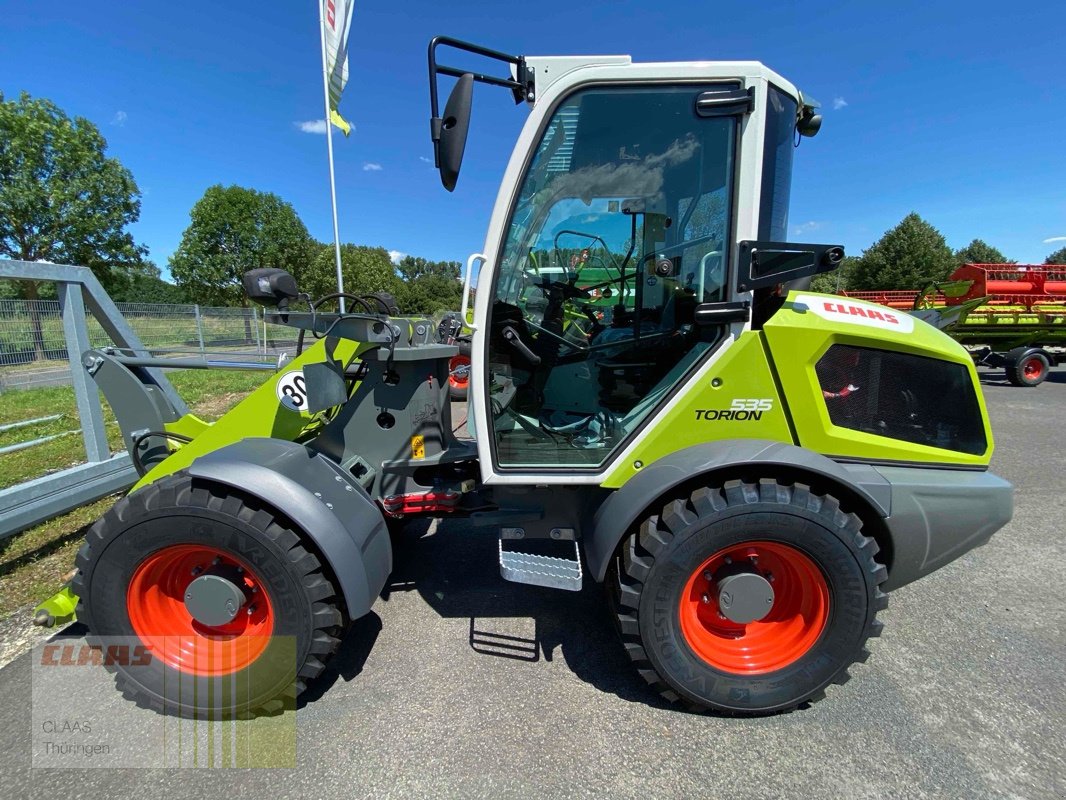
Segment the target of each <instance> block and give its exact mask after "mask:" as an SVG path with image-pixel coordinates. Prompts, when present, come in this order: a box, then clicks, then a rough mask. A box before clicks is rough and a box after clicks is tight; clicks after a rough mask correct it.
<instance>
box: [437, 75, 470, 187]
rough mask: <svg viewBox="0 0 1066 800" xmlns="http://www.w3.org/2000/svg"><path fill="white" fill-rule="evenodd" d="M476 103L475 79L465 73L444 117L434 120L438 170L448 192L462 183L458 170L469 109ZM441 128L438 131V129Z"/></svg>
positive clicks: (461, 161) (456, 85)
mask: <svg viewBox="0 0 1066 800" xmlns="http://www.w3.org/2000/svg"><path fill="white" fill-rule="evenodd" d="M473 100H474V76H473V75H471V74H470V73H469V72H467V73H464V74H463V75H462V76H461V77H460V78H459V80H458V82H457V83H456V84H455V87H454V88H453V89H452V93H451V94H450V95H449V96H448V103H447V104H446V105H445V106H444V116H443V117H442V118H441V119H440V120H434V121H433V122H434V131H433V133H434V134H435V136H434V138H435V139H438V138H439V141H437V142H436V145H437V168H438V169H439V170H440V182H441V183H442V184H444V188H445V189H447V190H448V191H449V192H450V191H452V190H454V189H455V183H456V181H458V180H459V169H460V167H462V165H463V152H464V151H465V150H466V135H467V132H468V131H469V130H470V108H471V105H472V103H473ZM438 126H439V130H438V129H437V128H438Z"/></svg>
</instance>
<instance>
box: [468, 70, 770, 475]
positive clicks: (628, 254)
mask: <svg viewBox="0 0 1066 800" xmlns="http://www.w3.org/2000/svg"><path fill="white" fill-rule="evenodd" d="M708 98H710V99H711V100H713V101H722V102H711V103H707V100H708ZM749 100H750V96H749V95H748V93H747V92H746V91H745V90H744V87H743V86H742V84H741V82H739V81H735V80H734V81H724V82H717V81H712V82H707V83H704V84H684V85H638V86H633V85H628V86H617V85H615V86H590V87H588V88H584V89H579V90H578V91H575V92H573V93H572V94H570V95H568V96H567V97H565V99H563V100H562V101H561V102H559V103H558V104H557V105H556V106H555V108H554V110H553V112H552V113H551V114H550V115H548V117H547V120H546V122H545V123H544V124H543V126H542V129H541V134H540V137H539V140H538V142H537V144H536V146H535V149H534V151H533V156H532V158H531V159H530V160H529V163H528V165H527V166H526V170H525V174H524V177H523V178H522V180H521V182H520V188H519V191H518V192H517V195H516V197H515V198H514V200H513V202H512V206H511V209H510V215H509V222H508V224H507V226H506V235H505V236H504V237H503V242H502V246H501V248H500V252H499V256H498V258H499V260H498V263H497V264H496V268H495V269H494V270H493V271H492V273H491V277H490V280H488V281H483V282H482V283H481V284H480V285H479V287H478V291H479V294H480V293H481V292H487V293H489V297H488V298H487V302H488V305H489V311H488V315H487V323H486V325H485V327H484V328H483V329H482V330H481V331H480V332H479V334H478V335H479V336H481V337H484V343H483V347H484V351H483V353H484V358H483V359H482V363H481V364H479V367H480V369H481V372H480V374H479V375H478V376H477V380H476V382H475V386H476V387H477V390H478V391H479V392H481V393H482V394H483V397H482V398H479V401H482V402H483V403H484V405H483V407H484V409H485V411H486V413H485V415H484V416H481V415H479V418H478V435H479V439H484V440H486V441H487V443H488V445H489V448H490V455H491V467H492V469H491V473H492V475H493V476H496V477H502V476H508V475H510V476H532V475H542V476H544V478H545V479H548V476H552V475H554V476H556V478H558V476H561V475H567V476H588V477H587V478H585V479H584V480H585V482H591V481H593V480H595V476H596V475H597V474H601V473H602V472H603V471H604V470H605V469H606V468H607V465H608V463H609V462H610V461H611V460H612V458H614V457H615V456H616V455H617V454H618V453H619V452H621V450H622V449H623V448H624V447H625V445H626V444H627V442H630V441H632V440H633V438H634V437H635V436H638V435H639V432H640V430H641V428H642V425H643V424H644V423H645V422H646V421H647V420H648V419H649V418H650V417H651V416H652V415H653V414H654V412H655V409H656V408H658V407H660V406H661V404H663V403H665V402H667V401H668V398H669V397H670V395H671V394H672V392H673V390H674V389H675V388H676V387H677V386H678V385H679V384H680V383H682V382H683V381H684V380H685V379H686V377H688V376H690V375H691V374H692V373H693V372H694V371H695V370H696V369H697V368H698V366H699V365H700V364H701V363H704V362H705V361H706V360H707V359H708V358H709V357H711V356H712V354H713V353H714V352H715V350H716V349H718V348H720V347H721V346H722V344H723V342H725V341H726V340H727V339H728V338H729V335H730V325H729V322H730V321H729V320H728V319H726V318H722V317H714V315H710V316H708V315H706V314H703V315H697V314H696V313H695V312H696V309H697V307H700V306H703V307H704V308H706V304H714V303H720V302H722V301H724V300H727V299H731V298H729V297H728V296H727V292H728V289H729V281H728V280H727V279H728V276H729V274H730V268H731V265H730V259H731V254H732V253H733V251H734V250H735V247H734V246H733V243H734V242H735V234H734V230H735V227H734V225H735V213H734V211H735V210H734V203H735V197H736V182H737V171H738V163H739V162H738V148H739V142H740V138H741V137H740V133H741V130H740V129H741V122H742V119H743V117H744V115H745V114H746V113H748V111H749V110H750V107H751V106H750V102H749ZM712 107H713V108H714V110H713V111H711V112H710V113H708V110H707V109H709V108H712ZM486 277H489V276H486ZM479 302H484V300H482V298H479ZM708 319H711V320H712V321H711V322H710V323H708V322H707V320H708ZM734 322H735V320H734ZM475 352H476V351H475ZM516 479H517V478H516ZM522 479H524V478H522ZM578 480H582V478H581V477H578Z"/></svg>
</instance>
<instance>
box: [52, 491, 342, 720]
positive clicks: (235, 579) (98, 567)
mask: <svg viewBox="0 0 1066 800" xmlns="http://www.w3.org/2000/svg"><path fill="white" fill-rule="evenodd" d="M190 565H191V566H190ZM77 568H78V572H77V575H76V576H75V578H74V581H73V590H74V591H75V592H76V593H77V595H78V597H79V603H78V609H77V614H78V619H79V620H81V621H82V622H84V623H85V624H86V625H87V626H88V628H89V642H90V644H92V645H95V646H98V647H101V648H104V649H105V650H106V648H107V647H108V646H109V645H113V644H115V643H120V644H123V643H130V644H132V645H133V646H134V648H136V650H137V652H138V653H139V654H141V655H143V654H144V653H145V651H147V652H148V653H149V654H150V657H149V658H146V659H144V658H134V659H117V660H115V663H108V661H110V659H108V661H105V665H106V666H107V667H108V668H109V669H111V670H112V671H113V672H114V673H115V676H116V683H117V685H118V688H119V689H120V690H121V691H122V693H123V694H124V695H125V696H126V697H127V698H128V699H131V700H133V701H135V702H136V703H137V704H138V705H141V706H144V707H148V708H153V709H155V710H156V711H160V712H163V713H168V714H177V715H181V716H195V717H197V718H201V719H203V718H213V719H221V718H229V717H244V716H252V715H255V714H264V713H266V714H270V713H279V712H281V711H284V710H286V709H288V708H292V707H294V705H295V699H296V696H297V695H298V694H299V693H300V692H301V691H302V690H303V688H304V686H305V685H306V683H307V681H310V680H311V679H313V678H315V677H317V676H318V675H319V673H321V672H322V670H323V668H324V666H325V663H326V661H327V660H328V659H329V657H330V656H331V655H332V654H333V653H334V651H335V650H336V649H337V646H338V645H339V644H340V639H339V638H338V637H339V636H340V635H341V634H342V631H343V624H344V615H343V613H342V601H341V599H340V598H339V596H338V594H337V591H336V589H335V588H334V586H333V583H332V582H331V580H330V578H329V577H328V576H327V575H326V574H325V572H324V570H323V568H322V564H321V562H320V561H319V559H318V558H317V556H316V555H315V554H314V553H313V552H311V551H310V550H309V549H307V548H306V547H304V545H303V542H302V540H301V537H300V535H299V534H298V533H297V532H296V530H294V529H293V528H292V526H291V525H290V524H289V522H288V521H287V520H285V519H284V518H282V517H279V516H278V515H277V514H276V513H275V512H274V511H273V510H272V509H270V508H269V507H267V506H266V505H265V504H264V503H262V502H261V501H259V500H258V499H256V498H253V497H251V496H248V495H244V494H242V493H240V492H238V491H237V490H234V489H231V488H229V487H226V486H221V485H218V484H213V483H209V482H204V481H200V480H195V479H193V478H190V477H189V476H187V475H185V474H183V473H178V474H177V475H174V476H171V477H168V478H164V479H162V480H159V481H157V482H156V483H153V484H151V485H150V486H147V487H145V488H143V489H141V490H139V491H137V492H134V493H133V494H131V495H128V496H127V497H124V498H123V499H121V500H119V502H118V503H116V504H115V506H114V507H113V508H112V509H111V510H110V511H108V512H107V513H106V514H105V515H104V516H103V517H102V518H101V519H100V520H99V521H97V522H96V524H94V525H93V527H92V528H91V529H90V530H89V533H88V535H87V536H86V541H85V544H84V545H83V546H82V548H81V550H80V551H79V552H78V557H77ZM199 575H224V576H225V577H226V579H227V580H229V581H230V586H236V587H239V590H240V596H241V599H239V600H238V601H237V602H238V603H243V605H240V607H239V608H237V610H236V612H235V615H234V616H233V618H232V620H230V621H229V622H226V623H216V624H214V625H206V624H204V623H203V622H202V621H201V619H199V618H197V617H194V616H193V615H192V613H191V612H190V610H189V608H191V607H192V606H187V604H188V603H189V599H188V598H189V597H190V595H189V590H190V585H191V583H192V581H193V580H194V578H195V577H196V576H199ZM213 585H215V584H213ZM207 596H208V599H209V600H211V602H213V603H215V605H213V606H212V609H213V610H214V611H215V613H217V605H218V601H215V600H213V596H212V595H211V593H210V591H209V592H208V593H207ZM227 605H228V602H227ZM201 616H202V614H201ZM116 637H117V638H116ZM132 649H133V648H131V650H132Z"/></svg>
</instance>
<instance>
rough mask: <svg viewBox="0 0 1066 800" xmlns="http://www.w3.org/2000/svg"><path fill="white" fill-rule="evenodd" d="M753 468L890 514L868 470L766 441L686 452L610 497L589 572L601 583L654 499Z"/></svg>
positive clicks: (882, 482) (600, 513)
mask: <svg viewBox="0 0 1066 800" xmlns="http://www.w3.org/2000/svg"><path fill="white" fill-rule="evenodd" d="M753 466H758V467H760V468H761V471H763V472H765V473H766V474H772V473H773V470H774V468H778V469H787V470H789V471H792V472H795V471H799V472H805V473H808V474H813V475H815V476H818V477H822V478H826V479H828V480H830V481H832V482H834V483H836V484H839V485H842V486H844V487H846V488H847V489H848V490H850V491H851V492H852V493H853V494H854V495H856V496H857V498H858V499H859V501H860V502H864V503H865V504H866V505H867V506H869V507H870V509H872V510H873V511H874V512H875V513H877V514H878V515H879V516H881V517H882V518H885V517H887V516H888V515H889V513H890V512H891V510H892V508H891V505H892V487H891V484H890V483H889V482H888V481H887V480H886V479H885V478H884V477H883V476H882V475H881V474H880V473H879V472H878V471H877V470H875V469H874V468H873V467H872V466H870V465H868V464H840V463H838V462H836V461H833V460H832V459H829V458H826V457H825V456H823V455H820V454H819V453H815V452H812V451H810V450H805V449H803V448H802V447H796V446H795V445H791V444H785V443H783V442H775V441H770V440H767V439H724V440H722V441H718V442H706V443H704V444H698V445H694V446H692V447H687V448H685V449H684V450H678V451H676V452H674V453H671V454H670V455H668V456H665V457H663V458H660V459H659V460H658V461H656V462H655V463H653V464H651V465H650V466H648V467H646V468H644V469H643V470H641V471H640V472H638V473H637V474H636V475H634V476H633V477H632V478H630V479H629V480H628V481H626V483H624V484H623V485H622V486H621V488H619V489H617V490H616V491H614V492H613V493H612V494H611V495H610V496H609V497H608V498H607V499H606V500H605V501H604V503H603V505H601V506H600V507H599V509H598V510H597V511H596V515H595V518H594V519H593V524H592V535H591V536H588V537H587V538H586V539H585V561H586V563H587V565H588V569H589V572H590V573H591V574H592V576H593V577H594V578H595V579H596V580H597V581H602V580H603V577H604V575H605V574H606V572H607V566H608V564H609V563H610V560H611V557H612V556H613V555H614V552H615V549H616V548H617V547H618V543H619V542H620V541H622V538H623V537H624V536H625V535H626V534H628V533H629V531H630V530H631V529H632V527H633V525H634V524H635V523H636V522H638V521H639V520H640V519H641V518H642V517H643V516H644V515H645V514H646V513H647V510H648V508H649V506H651V505H653V504H654V503H655V501H656V499H657V498H660V497H662V496H663V495H664V494H666V493H667V492H669V491H670V490H672V489H674V488H675V487H677V486H679V485H681V484H683V483H685V482H687V481H690V480H692V478H694V477H697V476H700V475H707V474H710V473H715V472H735V471H736V469H737V468H748V467H753Z"/></svg>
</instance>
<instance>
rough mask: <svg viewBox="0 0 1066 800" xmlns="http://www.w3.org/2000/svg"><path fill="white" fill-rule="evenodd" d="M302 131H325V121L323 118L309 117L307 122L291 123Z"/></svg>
mask: <svg viewBox="0 0 1066 800" xmlns="http://www.w3.org/2000/svg"><path fill="white" fill-rule="evenodd" d="M292 124H293V125H295V126H296V127H297V128H299V129H300V130H302V131H303V132H304V133H325V132H326V121H325V120H324V119H309V120H307V122H294V123H292Z"/></svg>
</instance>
